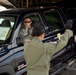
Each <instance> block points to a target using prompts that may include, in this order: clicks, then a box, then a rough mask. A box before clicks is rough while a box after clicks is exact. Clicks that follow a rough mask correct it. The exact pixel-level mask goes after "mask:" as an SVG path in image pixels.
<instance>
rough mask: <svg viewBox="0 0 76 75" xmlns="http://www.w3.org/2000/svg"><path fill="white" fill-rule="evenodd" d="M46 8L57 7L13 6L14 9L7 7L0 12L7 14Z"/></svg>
mask: <svg viewBox="0 0 76 75" xmlns="http://www.w3.org/2000/svg"><path fill="white" fill-rule="evenodd" d="M48 8H58V7H47V8H46V7H43V8H40V7H32V8H15V9H7V10H5V11H1V12H0V14H8V15H12V14H13V15H19V14H21V13H23V12H26V11H38V10H45V9H48Z"/></svg>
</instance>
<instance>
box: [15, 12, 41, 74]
mask: <svg viewBox="0 0 76 75" xmlns="http://www.w3.org/2000/svg"><path fill="white" fill-rule="evenodd" d="M25 17H29V18H31V20H32V25H31V26H32V27H34V26H36V24H35V23H37V22H40V23H42V18H41V15H40V13H38V12H32V13H28V14H25V15H24V16H23V18H22V20H21V22H20V24H19V25H18V26H19V27H17V30H15V31H16V33H14V36H15V37H16V41H15V42H16V45H17V47H16V48H15V49H14V55H15V61H16V70H17V74H19V73H20V72H21V71H22V72H25V71H26V62H25V59H24V43H23V42H20V38H19V36H18V35H19V32H20V30H21V29H23V28H24V18H25ZM25 40H26V38H25Z"/></svg>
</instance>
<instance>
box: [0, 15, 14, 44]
mask: <svg viewBox="0 0 76 75" xmlns="http://www.w3.org/2000/svg"><path fill="white" fill-rule="evenodd" d="M14 24H15V17H11V16H3V15H2V16H0V44H4V43H9V42H10V38H11V33H12V30H13V27H14Z"/></svg>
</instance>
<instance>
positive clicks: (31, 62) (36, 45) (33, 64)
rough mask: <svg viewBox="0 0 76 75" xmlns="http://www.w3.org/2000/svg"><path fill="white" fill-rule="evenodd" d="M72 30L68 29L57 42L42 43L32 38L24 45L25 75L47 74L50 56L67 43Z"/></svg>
mask: <svg viewBox="0 0 76 75" xmlns="http://www.w3.org/2000/svg"><path fill="white" fill-rule="evenodd" d="M71 36H73V32H72V31H71V30H69V29H67V30H66V31H65V33H64V34H63V36H62V37H61V39H60V40H58V41H57V43H55V44H53V43H51V42H49V43H43V42H42V41H40V40H39V39H38V38H33V39H32V40H31V41H29V42H27V43H25V45H24V56H25V61H26V65H27V75H49V69H50V60H51V56H52V55H53V54H54V53H56V52H58V51H59V50H61V49H62V48H63V47H65V46H66V45H67V42H68V40H69V38H70V37H71Z"/></svg>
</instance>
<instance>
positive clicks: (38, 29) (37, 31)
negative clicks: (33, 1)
mask: <svg viewBox="0 0 76 75" xmlns="http://www.w3.org/2000/svg"><path fill="white" fill-rule="evenodd" d="M43 33H45V28H44V27H43V25H42V24H40V23H39V24H38V25H37V26H35V27H34V28H33V31H32V36H40V35H41V34H43Z"/></svg>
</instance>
